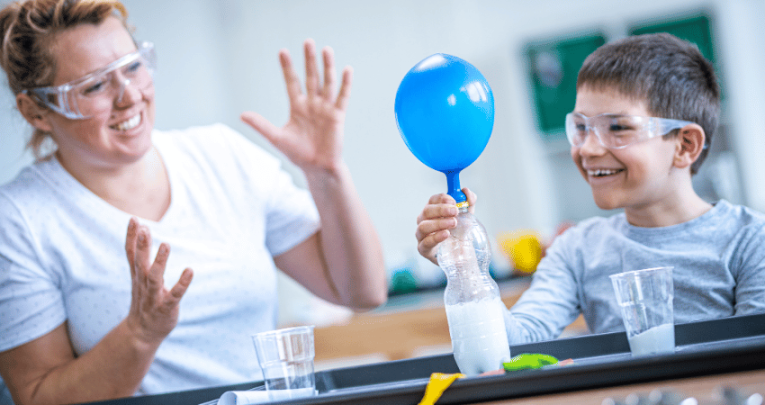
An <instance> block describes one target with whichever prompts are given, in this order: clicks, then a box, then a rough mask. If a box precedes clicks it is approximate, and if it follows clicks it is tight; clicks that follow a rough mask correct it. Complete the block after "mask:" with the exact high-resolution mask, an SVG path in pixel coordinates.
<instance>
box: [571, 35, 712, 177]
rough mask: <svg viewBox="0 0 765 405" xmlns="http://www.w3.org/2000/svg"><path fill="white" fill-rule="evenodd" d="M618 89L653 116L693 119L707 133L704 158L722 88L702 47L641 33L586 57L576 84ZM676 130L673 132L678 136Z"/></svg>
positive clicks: (699, 161)
mask: <svg viewBox="0 0 765 405" xmlns="http://www.w3.org/2000/svg"><path fill="white" fill-rule="evenodd" d="M584 86H587V87H589V88H593V89H606V88H611V89H616V90H617V91H619V92H620V93H621V94H623V95H625V96H627V97H632V98H635V99H637V100H644V101H646V102H647V104H648V111H649V112H650V113H651V114H653V116H656V117H661V118H672V119H678V120H685V121H691V122H695V123H697V124H699V125H700V126H701V128H703V129H704V133H705V135H706V137H705V140H704V150H702V151H701V154H700V155H699V157H698V159H696V161H695V162H694V163H693V165H691V174H696V173H697V172H698V170H699V167H701V164H702V163H703V162H704V159H705V158H706V156H707V154H708V153H709V147H710V144H711V142H712V135H714V132H715V129H716V128H717V123H718V120H719V115H720V87H719V85H718V83H717V78H716V77H715V72H714V67H713V66H712V63H710V62H709V61H708V60H707V59H705V58H704V56H703V55H702V54H701V52H700V51H699V49H698V48H697V47H696V45H694V44H692V43H690V42H687V41H684V40H681V39H679V38H677V37H675V36H673V35H670V34H667V33H659V34H645V35H636V36H630V37H626V38H622V39H620V40H617V41H614V42H610V43H607V44H605V45H603V46H601V47H600V48H598V49H597V50H596V51H595V52H593V53H592V54H590V56H588V57H587V59H585V61H584V64H583V65H582V68H581V69H580V70H579V75H578V77H577V83H576V88H577V90H579V89H580V88H582V87H584ZM676 133H677V131H674V132H673V134H670V135H674V134H676Z"/></svg>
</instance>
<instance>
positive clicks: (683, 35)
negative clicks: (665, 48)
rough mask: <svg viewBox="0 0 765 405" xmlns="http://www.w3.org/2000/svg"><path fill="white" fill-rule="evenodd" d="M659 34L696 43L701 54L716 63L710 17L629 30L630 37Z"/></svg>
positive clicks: (682, 19) (670, 21) (637, 26)
mask: <svg viewBox="0 0 765 405" xmlns="http://www.w3.org/2000/svg"><path fill="white" fill-rule="evenodd" d="M657 32H667V33H670V34H672V35H674V36H676V37H678V38H680V39H684V40H686V41H689V42H693V43H695V44H696V46H698V47H699V50H700V51H701V54H702V55H704V57H705V58H707V59H709V60H710V61H711V62H712V63H715V52H714V46H713V45H712V30H711V29H710V28H709V17H707V16H706V15H703V14H701V15H697V16H691V17H685V18H681V19H672V20H665V21H663V22H654V23H650V24H642V25H636V26H634V27H632V28H631V29H630V30H629V34H630V35H640V34H654V33H657Z"/></svg>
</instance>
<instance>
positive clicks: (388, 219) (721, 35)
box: [0, 0, 765, 264]
mask: <svg viewBox="0 0 765 405" xmlns="http://www.w3.org/2000/svg"><path fill="white" fill-rule="evenodd" d="M0 3H3V4H5V3H7V1H6V0H0ZM125 4H126V5H127V7H128V9H129V10H130V12H131V15H130V20H131V22H132V23H133V24H134V25H135V26H136V27H137V31H136V36H137V38H139V39H146V40H152V41H154V42H155V44H156V47H157V52H158V58H159V72H158V75H157V108H158V117H157V124H156V125H157V127H159V128H173V127H185V126H189V125H196V124H207V123H212V122H224V123H227V124H229V125H231V126H233V127H235V128H236V129H239V130H241V131H242V132H243V133H244V134H246V135H247V136H249V137H251V138H252V139H253V140H254V141H255V142H257V143H259V144H264V141H263V140H262V139H261V138H260V136H259V135H258V134H257V133H254V131H252V130H251V129H249V128H247V127H245V126H244V125H243V124H241V123H240V122H239V119H238V117H239V114H240V113H241V112H242V111H244V110H254V111H258V112H260V113H261V114H263V115H264V116H265V117H267V118H269V119H271V120H272V121H273V122H274V123H276V124H279V125H280V124H282V123H283V122H284V121H285V120H286V119H287V98H286V94H285V91H284V86H283V82H282V77H281V72H280V70H279V64H278V61H277V52H278V50H279V49H280V48H288V49H289V50H290V52H291V53H292V55H293V57H294V60H295V62H296V63H297V64H300V65H302V54H301V45H302V42H303V40H304V39H305V38H307V37H312V38H314V39H315V40H316V42H317V44H318V45H319V46H324V45H331V46H332V47H333V48H334V49H335V53H336V56H337V63H338V65H340V66H341V67H342V66H344V65H352V66H353V67H354V69H355V76H354V87H353V91H352V96H351V105H350V109H349V112H348V118H347V125H346V131H347V132H346V143H345V158H346V160H347V162H348V165H349V166H350V168H351V171H352V173H353V176H354V179H355V181H356V184H357V186H358V190H359V193H360V194H361V198H362V199H363V201H364V203H365V205H366V207H367V208H368V210H369V212H370V214H371V216H372V219H373V220H374V223H375V225H376V227H377V229H378V231H379V233H380V235H381V237H382V241H383V244H384V249H385V252H386V257H387V258H388V260H389V264H393V263H394V262H397V261H401V260H404V259H405V258H407V257H409V256H412V255H414V252H415V250H414V241H415V240H414V236H413V235H414V226H415V218H416V216H417V214H418V212H419V211H420V209H421V208H422V206H423V204H424V203H425V202H426V200H427V198H428V197H429V196H430V195H431V194H434V193H437V192H441V191H445V189H446V185H445V180H444V177H443V175H441V174H440V173H437V172H434V171H432V170H431V169H429V168H427V167H426V166H424V165H423V164H421V163H420V162H419V161H417V160H416V159H415V158H414V157H413V155H412V154H411V153H410V152H409V151H408V150H407V148H406V146H405V145H404V143H403V141H402V140H401V138H400V135H399V133H398V131H397V128H396V123H395V119H394V115H393V103H394V98H395V93H396V89H397V87H398V84H399V82H400V81H401V79H402V78H403V76H404V74H405V73H406V72H407V71H408V70H409V69H410V68H411V67H412V66H413V65H414V64H415V63H417V62H418V61H419V60H421V59H423V58H424V57H425V56H428V55H430V54H432V53H435V52H445V53H450V54H453V55H457V56H460V57H462V58H463V59H466V60H468V61H470V62H471V63H473V64H474V65H475V66H476V67H477V68H478V69H479V70H481V72H482V73H483V74H484V76H485V77H486V78H487V80H488V82H489V83H490V85H491V87H492V89H493V92H494V96H495V108H496V120H495V130H494V133H493V135H492V138H491V140H490V142H489V145H488V146H487V149H486V151H485V152H484V154H483V155H482V156H481V157H480V158H479V159H478V160H477V161H476V162H475V163H474V164H473V165H472V166H471V167H469V168H468V169H466V170H465V172H464V173H463V175H462V176H461V180H462V184H463V185H464V186H468V187H471V188H472V189H473V190H475V191H476V192H477V193H478V194H479V196H480V206H479V210H478V212H477V214H478V217H479V219H480V220H481V221H482V222H483V223H484V225H486V228H487V229H488V231H489V233H490V234H492V235H494V234H496V233H498V232H501V231H510V230H514V229H518V228H533V229H537V230H539V231H540V232H542V233H543V234H546V233H549V232H551V231H552V229H553V227H554V226H555V225H556V224H557V223H558V222H559V221H561V220H563V219H567V218H562V217H560V210H559V209H558V206H557V203H556V201H558V200H557V199H558V195H559V194H560V193H564V192H565V193H566V194H565V196H566V197H567V198H566V199H567V200H569V201H571V202H572V203H573V202H575V203H577V204H579V205H581V211H580V212H581V213H582V216H585V215H589V214H590V213H597V212H598V211H597V209H596V208H595V207H594V204H592V201H591V198H590V197H589V190H588V188H587V186H586V184H585V183H584V181H583V180H581V179H579V178H578V175H576V173H575V171H574V168H573V164H571V163H569V162H568V161H567V160H568V157H567V154H566V153H565V152H564V153H562V154H558V155H551V154H550V153H549V152H548V149H549V148H548V147H546V146H545V145H544V143H543V142H542V141H541V137H540V136H539V134H538V133H537V132H536V129H535V123H534V122H535V121H534V117H533V111H532V108H531V100H530V96H529V93H528V89H529V84H528V82H527V76H526V71H525V69H526V68H525V62H524V59H523V54H522V49H523V46H524V45H525V44H526V43H527V42H528V41H530V40H536V39H544V38H554V37H556V36H560V35H566V34H570V33H577V32H583V31H587V30H592V29H602V30H603V31H604V32H606V33H607V34H614V35H619V34H620V33H622V32H623V31H624V27H625V26H626V25H628V24H631V23H633V22H636V21H644V20H646V19H649V18H658V19H661V18H664V17H668V16H672V15H682V14H685V13H687V12H690V11H697V10H700V9H702V8H708V9H709V10H711V12H712V18H713V23H714V27H713V30H714V33H715V34H716V36H717V37H716V38H715V40H716V45H717V52H718V54H719V58H720V62H721V65H722V66H723V73H724V84H725V86H726V89H725V91H726V95H727V96H728V99H727V104H726V109H727V111H726V113H727V116H728V118H729V120H730V122H729V124H730V126H731V131H732V134H731V137H732V140H733V149H734V150H735V152H736V153H737V156H738V159H739V163H740V165H741V167H742V169H743V178H744V184H743V186H744V190H745V192H746V197H747V199H746V202H747V203H748V204H749V205H751V206H752V207H754V208H756V209H759V210H765V188H764V187H760V184H765V160H763V159H761V158H760V155H762V154H763V152H765V137H763V136H762V135H761V133H760V132H761V131H762V128H761V125H762V122H763V118H765V113H763V111H764V110H765V78H764V77H765V75H763V68H762V67H763V66H765V46H763V43H762V40H763V38H765V28H763V25H762V24H761V22H762V21H763V20H765V2H764V1H762V0H732V1H729V0H708V1H700V0H642V1H639V2H620V3H619V4H618V6H616V5H615V4H614V2H613V1H612V0H582V1H576V2H572V1H566V0H537V1H534V2H526V1H506V0H472V1H456V0H452V1H444V0H415V1H411V0H386V1H376V2H371V1H358V0H321V1H317V0H280V1H265V0H199V1H185V0H153V1H146V0H125ZM7 93H8V91H3V92H2V95H1V96H0V159H2V160H0V182H4V181H6V180H8V179H10V178H11V177H12V176H13V175H14V174H15V173H16V171H17V170H18V168H19V167H21V166H22V165H23V164H25V163H27V162H28V161H29V158H28V156H26V155H22V153H21V148H22V145H23V143H24V142H25V139H26V137H27V136H28V130H27V129H26V128H24V126H23V125H22V123H21V121H20V118H18V114H17V113H16V112H14V111H13V102H12V100H11V99H10V95H9V94H7ZM266 147H268V148H269V149H270V150H273V149H272V148H270V147H269V146H268V145H266ZM564 151H565V146H564ZM569 169H570V170H569ZM291 170H292V171H293V173H295V175H296V178H297V181H298V183H301V184H302V182H303V180H302V178H301V177H300V174H299V173H297V172H295V171H294V169H291ZM567 170H568V171H567ZM560 179H565V181H563V182H561V181H560ZM560 184H566V187H565V188H564V187H561V186H559V185H560ZM569 195H570V196H571V197H570V198H568V196H569Z"/></svg>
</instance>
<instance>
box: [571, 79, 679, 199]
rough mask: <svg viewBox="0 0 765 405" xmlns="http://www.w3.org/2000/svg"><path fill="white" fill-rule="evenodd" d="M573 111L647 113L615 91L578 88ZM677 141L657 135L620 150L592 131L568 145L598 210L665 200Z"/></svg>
mask: <svg viewBox="0 0 765 405" xmlns="http://www.w3.org/2000/svg"><path fill="white" fill-rule="evenodd" d="M574 112H577V113H580V114H583V115H585V116H587V117H594V116H596V115H600V114H622V115H638V116H643V117H648V116H651V114H650V113H649V111H648V110H647V107H646V103H645V101H642V100H634V99H631V98H629V97H626V96H624V95H622V94H621V93H619V92H617V91H615V90H609V89H603V90H600V89H597V90H596V89H592V88H589V87H587V86H585V87H582V88H581V89H579V90H578V91H577V95H576V106H575V107H574ZM675 146H676V142H675V141H674V139H673V138H670V139H669V140H665V139H664V138H663V137H661V136H659V137H655V138H651V139H648V140H645V141H640V142H636V143H633V144H631V145H629V146H627V147H626V148H623V149H609V148H606V147H604V146H603V145H601V144H600V143H599V142H598V138H597V136H596V135H595V134H594V133H592V132H590V133H589V134H588V135H587V137H586V139H585V141H584V143H583V144H582V145H581V146H572V147H571V158H572V159H573V160H574V163H575V164H576V166H577V168H579V172H580V173H581V174H582V176H583V177H584V179H585V180H586V181H587V183H588V184H589V185H590V188H592V196H593V198H594V199H595V204H597V205H598V207H600V208H601V209H604V210H610V209H616V208H625V209H650V208H651V207H653V206H655V205H656V204H661V203H662V202H668V201H667V198H668V197H669V196H670V195H671V194H672V191H673V190H674V189H675V188H676V187H675V186H674V184H673V181H674V180H673V179H674V176H673V170H672V165H673V159H674V152H675Z"/></svg>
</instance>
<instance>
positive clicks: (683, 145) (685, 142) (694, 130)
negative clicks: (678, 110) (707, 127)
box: [673, 124, 706, 169]
mask: <svg viewBox="0 0 765 405" xmlns="http://www.w3.org/2000/svg"><path fill="white" fill-rule="evenodd" d="M676 141H677V144H676V145H677V147H676V148H675V158H674V161H673V163H674V165H675V167H678V168H681V169H683V168H686V167H690V166H691V165H692V164H693V162H695V161H696V159H698V158H699V155H701V151H702V150H704V143H705V141H706V135H705V134H704V129H703V128H701V126H700V125H698V124H688V125H686V126H684V127H682V128H680V131H679V132H678V134H677V137H676Z"/></svg>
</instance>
